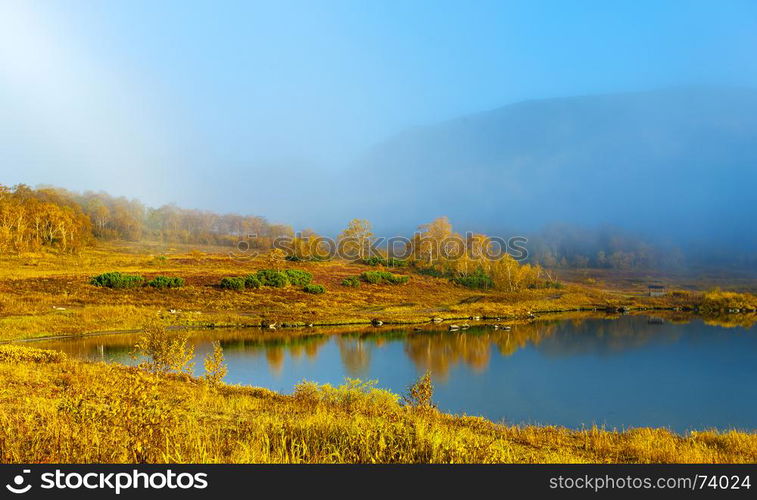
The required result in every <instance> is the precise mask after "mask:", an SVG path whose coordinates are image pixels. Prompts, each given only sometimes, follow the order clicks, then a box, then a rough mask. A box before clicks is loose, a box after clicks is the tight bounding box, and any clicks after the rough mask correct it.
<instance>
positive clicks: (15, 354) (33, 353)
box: [0, 344, 66, 363]
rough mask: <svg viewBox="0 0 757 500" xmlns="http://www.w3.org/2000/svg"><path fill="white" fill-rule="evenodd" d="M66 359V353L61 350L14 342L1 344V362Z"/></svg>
mask: <svg viewBox="0 0 757 500" xmlns="http://www.w3.org/2000/svg"><path fill="white" fill-rule="evenodd" d="M65 359H66V354H65V353H63V352H60V351H52V350H48V349H37V348H34V347H26V346H20V345H13V344H6V345H0V362H4V363H22V362H31V363H57V362H60V361H64V360H65Z"/></svg>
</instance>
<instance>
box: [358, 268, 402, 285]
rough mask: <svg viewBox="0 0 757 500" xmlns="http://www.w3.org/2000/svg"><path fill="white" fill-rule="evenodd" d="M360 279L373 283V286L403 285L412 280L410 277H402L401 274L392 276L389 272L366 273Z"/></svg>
mask: <svg viewBox="0 0 757 500" xmlns="http://www.w3.org/2000/svg"><path fill="white" fill-rule="evenodd" d="M360 279H361V280H363V281H365V282H367V283H371V284H372V285H378V284H381V283H389V284H392V285H402V284H405V283H407V282H408V281H409V280H410V277H409V276H402V275H400V274H392V273H390V272H389V271H365V272H364V273H361V274H360Z"/></svg>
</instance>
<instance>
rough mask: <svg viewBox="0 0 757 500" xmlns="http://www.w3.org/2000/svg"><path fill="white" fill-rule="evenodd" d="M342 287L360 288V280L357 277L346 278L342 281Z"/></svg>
mask: <svg viewBox="0 0 757 500" xmlns="http://www.w3.org/2000/svg"><path fill="white" fill-rule="evenodd" d="M342 285H343V286H351V287H354V288H357V287H359V286H360V279H358V278H357V277H356V276H350V277H349V278H344V279H343V280H342Z"/></svg>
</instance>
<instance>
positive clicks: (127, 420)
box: [0, 345, 757, 463]
mask: <svg viewBox="0 0 757 500" xmlns="http://www.w3.org/2000/svg"><path fill="white" fill-rule="evenodd" d="M0 462H2V463H37V462H42V463H49V462H64V463H67V462H74V463H93V462H97V463H100V462H102V463H132V462H136V463H165V462H168V463H174V462H178V463H181V462H200V463H231V462H240V463H258V462H265V463H398V462H399V463H465V462H476V463H510V462H518V463H548V462H560V463H587V462H590V463H625V462H634V463H647V462H655V463H660V462H695V463H716V462H751V463H754V462H757V435H755V434H746V433H739V432H725V433H718V432H714V431H713V432H696V433H691V434H688V435H686V436H680V435H677V434H674V433H671V432H668V431H667V430H663V429H648V428H638V429H633V430H628V431H625V432H608V431H605V430H602V429H597V428H592V429H586V430H582V431H571V430H567V429H564V428H558V427H514V426H513V427H511V426H504V425H498V424H494V423H492V422H490V421H487V420H484V419H482V418H477V417H465V416H453V415H447V414H443V413H440V412H438V411H437V410H435V409H433V408H429V407H427V406H424V405H410V404H402V403H401V402H400V399H399V397H398V396H397V395H394V394H391V393H389V392H386V391H383V390H380V389H375V388H373V387H371V386H370V385H368V384H361V383H358V382H354V383H352V384H346V385H345V386H343V387H339V388H334V387H330V386H317V385H315V384H308V383H305V384H302V385H300V386H299V387H298V389H297V390H296V391H295V393H294V394H293V395H291V396H285V395H280V394H276V393H273V392H270V391H268V390H265V389H257V388H252V387H239V386H228V385H214V384H211V383H209V382H207V381H205V380H203V379H197V378H190V377H187V376H179V375H156V374H150V373H147V372H145V371H143V370H139V369H137V368H127V367H124V366H118V365H106V364H102V363H88V362H83V361H78V360H72V359H69V358H67V357H66V356H65V355H64V354H62V353H59V352H56V351H45V350H40V349H33V348H30V347H26V346H16V345H4V346H0Z"/></svg>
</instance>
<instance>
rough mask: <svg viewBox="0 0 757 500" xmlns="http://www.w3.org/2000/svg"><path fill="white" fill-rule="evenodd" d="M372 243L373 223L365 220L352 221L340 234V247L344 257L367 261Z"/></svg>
mask: <svg viewBox="0 0 757 500" xmlns="http://www.w3.org/2000/svg"><path fill="white" fill-rule="evenodd" d="M372 241H373V233H372V232H371V223H370V222H368V221H367V220H365V219H352V220H351V221H350V223H349V224H348V225H347V227H346V228H345V229H344V230H343V231H342V232H341V233H340V234H339V238H338V245H339V249H340V253H341V254H342V255H344V256H348V257H357V258H359V259H366V258H368V257H370V251H371V243H372Z"/></svg>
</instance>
